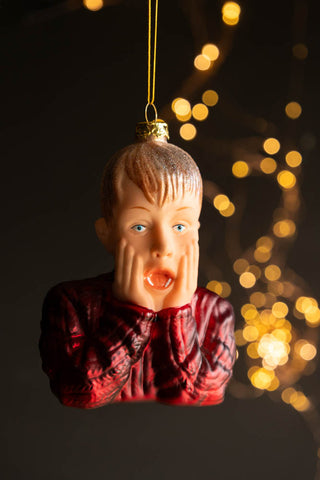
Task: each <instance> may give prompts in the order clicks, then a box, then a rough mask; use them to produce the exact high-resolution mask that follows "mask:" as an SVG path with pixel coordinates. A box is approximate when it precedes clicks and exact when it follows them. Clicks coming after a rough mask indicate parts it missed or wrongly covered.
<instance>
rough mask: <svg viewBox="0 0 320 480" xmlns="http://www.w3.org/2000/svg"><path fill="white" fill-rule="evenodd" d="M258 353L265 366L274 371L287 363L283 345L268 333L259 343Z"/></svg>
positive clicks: (285, 350) (286, 354)
mask: <svg viewBox="0 0 320 480" xmlns="http://www.w3.org/2000/svg"><path fill="white" fill-rule="evenodd" d="M258 353H259V355H260V357H261V358H263V359H264V361H265V364H266V365H267V366H268V367H270V368H272V369H274V368H276V367H277V366H278V365H283V364H284V363H286V362H287V361H288V352H287V348H286V346H285V344H284V343H283V342H282V341H280V340H278V339H277V338H276V337H274V336H273V335H271V334H270V333H266V334H265V335H263V337H262V338H261V339H260V341H259V346H258Z"/></svg>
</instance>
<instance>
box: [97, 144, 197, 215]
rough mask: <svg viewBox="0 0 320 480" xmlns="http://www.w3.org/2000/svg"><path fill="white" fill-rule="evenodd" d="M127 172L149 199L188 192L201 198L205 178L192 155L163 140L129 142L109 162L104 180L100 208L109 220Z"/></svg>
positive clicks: (160, 202) (158, 200)
mask: <svg viewBox="0 0 320 480" xmlns="http://www.w3.org/2000/svg"><path fill="white" fill-rule="evenodd" d="M123 173H125V174H126V175H127V176H128V177H129V179H130V180H131V181H132V182H134V183H135V184H136V185H137V186H138V187H139V188H140V189H141V190H142V191H143V193H144V195H145V197H146V199H147V200H148V201H149V202H150V203H157V204H158V205H159V206H162V205H163V204H164V203H165V202H166V201H167V200H171V201H172V200H175V199H176V198H178V197H180V196H181V195H184V194H185V192H190V193H194V194H195V195H196V196H198V197H199V199H200V201H202V179H201V174H200V171H199V168H198V167H197V165H196V163H195V161H194V160H193V159H192V157H191V156H190V155H189V154H188V153H187V152H185V151H184V150H182V149H181V148H179V147H177V146H176V145H173V144H171V143H167V142H166V141H164V140H161V141H159V140H158V141H156V140H145V141H142V142H137V143H134V144H132V145H129V146H127V147H125V148H123V149H122V150H120V151H119V152H117V153H116V154H115V155H113V157H111V158H110V160H109V161H108V162H107V164H106V166H105V168H104V171H103V176H102V182H101V210H102V215H103V216H104V218H105V219H106V221H110V220H112V218H113V208H114V205H115V204H116V202H117V201H118V192H119V184H120V181H121V179H122V176H123Z"/></svg>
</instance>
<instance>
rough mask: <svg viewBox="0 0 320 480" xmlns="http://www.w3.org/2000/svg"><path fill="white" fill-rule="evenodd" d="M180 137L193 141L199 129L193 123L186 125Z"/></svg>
mask: <svg viewBox="0 0 320 480" xmlns="http://www.w3.org/2000/svg"><path fill="white" fill-rule="evenodd" d="M180 135H181V137H182V138H183V139H184V140H193V139H194V137H195V136H196V135H197V129H196V127H195V126H194V125H192V123H185V124H184V125H182V126H181V127H180Z"/></svg>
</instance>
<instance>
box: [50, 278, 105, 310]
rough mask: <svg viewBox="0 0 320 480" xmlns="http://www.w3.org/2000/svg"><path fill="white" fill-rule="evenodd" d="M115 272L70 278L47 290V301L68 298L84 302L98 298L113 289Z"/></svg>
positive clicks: (71, 300) (72, 300)
mask: <svg viewBox="0 0 320 480" xmlns="http://www.w3.org/2000/svg"><path fill="white" fill-rule="evenodd" d="M112 281H113V272H110V273H104V274H101V275H98V276H96V277H91V278H85V279H81V280H68V281H65V282H60V283H58V284H57V285H54V286H53V287H51V288H50V290H49V291H48V292H47V294H46V297H45V303H46V302H48V301H52V300H54V301H57V300H58V299H62V298H67V299H69V301H70V302H76V303H82V302H85V303H87V302H90V301H91V300H95V301H96V300H97V299H98V298H99V297H102V296H105V295H106V294H108V293H109V292H110V291H111V285H112Z"/></svg>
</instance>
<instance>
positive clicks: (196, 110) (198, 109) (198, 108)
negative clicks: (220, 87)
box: [192, 103, 209, 122]
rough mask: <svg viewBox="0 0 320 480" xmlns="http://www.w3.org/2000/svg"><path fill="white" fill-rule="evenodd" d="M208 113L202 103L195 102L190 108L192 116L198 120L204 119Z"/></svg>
mask: <svg viewBox="0 0 320 480" xmlns="http://www.w3.org/2000/svg"><path fill="white" fill-rule="evenodd" d="M208 114H209V110H208V107H207V106H206V105H204V104H203V103H197V104H196V105H195V106H194V107H193V109H192V115H193V118H195V119H196V120H199V121H200V122H201V121H203V120H205V119H206V118H207V116H208Z"/></svg>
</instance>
